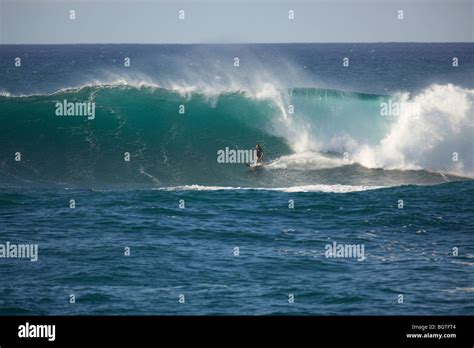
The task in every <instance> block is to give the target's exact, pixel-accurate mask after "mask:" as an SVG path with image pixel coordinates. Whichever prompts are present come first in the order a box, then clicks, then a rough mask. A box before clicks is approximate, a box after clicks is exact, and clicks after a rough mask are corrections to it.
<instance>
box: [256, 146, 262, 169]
mask: <svg viewBox="0 0 474 348" xmlns="http://www.w3.org/2000/svg"><path fill="white" fill-rule="evenodd" d="M255 148H256V149H257V161H256V163H255V164H259V163H260V164H261V165H263V150H262V147H261V146H260V144H257V145H256V146H255Z"/></svg>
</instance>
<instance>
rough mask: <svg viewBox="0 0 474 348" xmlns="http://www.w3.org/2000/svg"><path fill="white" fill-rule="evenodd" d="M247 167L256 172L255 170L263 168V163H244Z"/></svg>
mask: <svg viewBox="0 0 474 348" xmlns="http://www.w3.org/2000/svg"><path fill="white" fill-rule="evenodd" d="M246 164H247V167H249V168H250V170H256V169H261V168H263V163H256V164H255V163H246Z"/></svg>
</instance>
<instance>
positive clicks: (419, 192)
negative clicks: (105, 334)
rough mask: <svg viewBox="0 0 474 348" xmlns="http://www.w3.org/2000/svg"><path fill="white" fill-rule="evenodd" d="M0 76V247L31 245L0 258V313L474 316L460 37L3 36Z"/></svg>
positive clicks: (470, 67) (471, 165)
mask: <svg viewBox="0 0 474 348" xmlns="http://www.w3.org/2000/svg"><path fill="white" fill-rule="evenodd" d="M15 57H20V58H21V67H15V65H14V60H15ZM125 57H128V58H130V67H124V64H123V62H124V58H125ZM344 57H347V58H349V66H347V67H344V66H343V64H342V62H343V58H344ZM453 57H456V58H458V62H459V65H458V66H457V67H453V65H452V58H453ZM235 58H238V61H239V66H235V65H234V63H235ZM0 73H1V78H0V122H1V125H2V126H1V127H0V245H2V244H6V243H7V242H9V243H12V244H15V243H16V244H36V245H37V246H38V260H37V261H35V262H31V261H30V260H29V259H21V258H6V257H1V256H2V255H1V248H0V275H1V279H2V280H3V281H2V284H1V285H0V314H13V315H20V314H46V315H47V314H53V315H58V314H66V315H67V314H85V315H88V314H91V315H94V314H105V315H109V314H110V315H116V314H118V315H121V314H123V315H127V314H128V315H130V314H145V315H149V314H150V315H151V314H153V315H160V314H165V315H167V314H171V315H175V314H177V315H188V314H190V315H209V314H219V315H221V314H225V315H262V314H263V315H275V314H278V315H282V314H301V315H357V314H362V315H412V314H426V315H429V314H435V315H454V314H461V315H472V314H473V312H474V301H473V293H474V273H473V268H472V267H473V266H474V240H473V233H474V219H473V215H474V204H473V197H474V181H473V178H474V155H473V150H474V122H473V121H474V108H473V100H474V45H473V44H472V43H464V44H463V43H458V44H291V45H263V44H262V45H57V46H28V45H26V46H0ZM65 100H66V101H68V102H91V103H92V102H93V103H95V114H94V116H93V117H92V116H91V117H89V118H88V117H84V116H57V114H56V103H58V102H59V103H62V102H63V101H65ZM394 105H396V106H400V107H401V109H400V110H399V112H397V111H396V109H394V108H393V106H394ZM182 107H184V113H180V108H182ZM387 107H388V108H389V110H390V111H389V112H388V114H387V113H384V112H383V111H382V109H383V108H387ZM256 143H260V144H261V145H262V147H263V150H264V154H265V155H264V160H265V166H264V167H263V168H261V169H258V170H249V168H248V167H247V166H246V165H245V164H244V163H219V161H218V160H217V154H218V151H219V150H223V149H226V148H228V149H235V150H251V149H253V148H254V147H255V144H256ZM126 153H128V154H129V155H130V160H129V161H127V160H125V157H126V155H125V154H126ZM71 200H73V203H72V201H71ZM334 243H336V244H334ZM334 245H342V246H346V245H348V246H352V245H353V246H354V247H356V248H357V249H354V250H358V251H359V252H361V253H360V254H357V255H348V254H347V253H346V254H340V255H339V254H336V255H334V256H337V257H328V256H331V255H328V249H329V248H331V247H332V246H334ZM126 250H127V252H128V251H129V252H130V254H129V255H128V254H127V255H125V251H126ZM362 252H363V253H362ZM354 256H357V257H354ZM71 294H74V295H75V300H76V303H74V304H71V303H70V295H71ZM180 295H184V298H183V297H180ZM401 295H402V296H401ZM183 299H184V303H181V302H183ZM293 299H294V301H293ZM180 300H181V302H180Z"/></svg>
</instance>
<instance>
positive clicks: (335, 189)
mask: <svg viewBox="0 0 474 348" xmlns="http://www.w3.org/2000/svg"><path fill="white" fill-rule="evenodd" d="M386 187H387V186H365V185H339V184H338V185H322V184H321V185H301V186H290V187H275V188H264V187H231V186H205V185H184V186H170V187H158V188H154V190H158V191H224V190H235V191H238V190H254V191H279V192H328V193H330V192H332V193H349V192H360V191H367V190H375V189H380V188H386Z"/></svg>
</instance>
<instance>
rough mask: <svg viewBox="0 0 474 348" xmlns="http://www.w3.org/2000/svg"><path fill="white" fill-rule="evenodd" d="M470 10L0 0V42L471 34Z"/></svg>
mask: <svg viewBox="0 0 474 348" xmlns="http://www.w3.org/2000/svg"><path fill="white" fill-rule="evenodd" d="M71 10H74V11H75V15H76V18H75V19H70V11H71ZM180 10H184V11H185V12H184V13H185V18H184V20H180V19H179V11H180ZM290 10H293V11H294V19H289V18H288V17H289V11H290ZM400 10H402V11H403V19H399V18H398V16H399V11H400ZM473 18H474V0H184V1H183V0H176V1H173V0H100V1H98V0H0V44H78V43H150V44H151V43H157V44H158V43H182V44H184V43H296V42H473V38H474V25H473V21H474V20H473Z"/></svg>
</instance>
